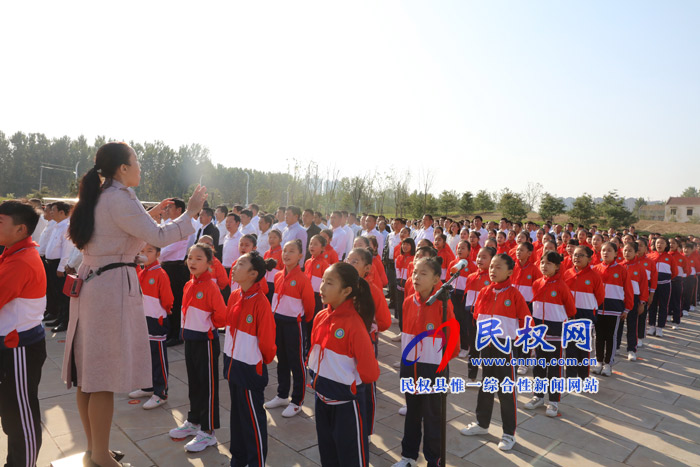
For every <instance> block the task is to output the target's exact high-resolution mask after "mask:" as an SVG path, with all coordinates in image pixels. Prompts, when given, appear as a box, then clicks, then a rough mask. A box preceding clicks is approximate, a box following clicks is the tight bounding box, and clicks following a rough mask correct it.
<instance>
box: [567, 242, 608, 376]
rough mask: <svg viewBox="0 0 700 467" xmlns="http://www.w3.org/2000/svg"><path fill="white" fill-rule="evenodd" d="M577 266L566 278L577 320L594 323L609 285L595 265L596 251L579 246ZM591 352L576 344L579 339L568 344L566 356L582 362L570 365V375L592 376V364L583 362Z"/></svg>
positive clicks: (577, 248) (568, 373)
mask: <svg viewBox="0 0 700 467" xmlns="http://www.w3.org/2000/svg"><path fill="white" fill-rule="evenodd" d="M572 258H573V263H574V267H572V268H571V269H569V270H568V271H566V272H564V274H563V275H562V279H563V280H564V282H566V285H567V286H568V287H569V290H571V293H572V294H573V296H574V304H575V306H576V316H575V317H574V318H575V319H588V320H590V321H591V325H593V324H595V322H596V312H597V310H598V308H599V307H600V306H602V305H603V301H604V300H605V286H604V285H603V279H601V277H600V274H598V273H597V272H595V271H594V270H593V269H592V268H591V262H592V259H593V250H591V249H590V248H589V247H587V246H578V247H576V249H575V250H574V254H573V255H572ZM590 356H591V353H590V352H588V351H586V350H582V349H580V348H578V347H577V346H576V343H575V342H571V343H569V345H567V346H566V358H575V359H576V361H577V362H578V365H571V366H567V367H566V377H567V378H576V377H579V378H581V379H586V378H588V377H589V376H590V365H583V363H585V361H588V360H589V359H590Z"/></svg>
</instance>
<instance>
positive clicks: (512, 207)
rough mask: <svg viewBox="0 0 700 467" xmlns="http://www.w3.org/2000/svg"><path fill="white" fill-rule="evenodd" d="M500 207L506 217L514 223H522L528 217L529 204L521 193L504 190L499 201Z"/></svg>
mask: <svg viewBox="0 0 700 467" xmlns="http://www.w3.org/2000/svg"><path fill="white" fill-rule="evenodd" d="M498 207H499V209H500V210H501V212H502V213H503V215H504V216H505V217H507V218H508V219H510V220H512V221H521V220H523V219H524V218H525V216H527V204H526V203H525V200H524V199H523V197H522V195H520V194H519V193H513V192H512V191H510V190H509V189H508V188H506V189H504V190H503V192H502V193H501V197H500V199H499V201H498Z"/></svg>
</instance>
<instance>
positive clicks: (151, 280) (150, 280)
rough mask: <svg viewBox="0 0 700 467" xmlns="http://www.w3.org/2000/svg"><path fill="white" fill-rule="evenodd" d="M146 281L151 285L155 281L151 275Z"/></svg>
mask: <svg viewBox="0 0 700 467" xmlns="http://www.w3.org/2000/svg"><path fill="white" fill-rule="evenodd" d="M148 283H149V284H151V285H153V284H155V283H156V280H155V279H154V278H152V277H151V278H150V279H148Z"/></svg>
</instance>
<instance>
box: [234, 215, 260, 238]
mask: <svg viewBox="0 0 700 467" xmlns="http://www.w3.org/2000/svg"><path fill="white" fill-rule="evenodd" d="M240 218H241V226H240V227H239V228H238V231H239V232H240V233H241V235H248V234H255V235H257V234H258V228H257V226H255V225H253V223H252V222H251V220H252V219H253V213H252V212H251V211H250V210H249V209H244V210H243V211H241V216H240Z"/></svg>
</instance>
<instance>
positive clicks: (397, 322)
mask: <svg viewBox="0 0 700 467" xmlns="http://www.w3.org/2000/svg"><path fill="white" fill-rule="evenodd" d="M391 324H399V320H398V319H396V318H391Z"/></svg>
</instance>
